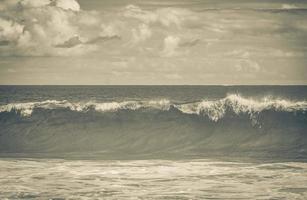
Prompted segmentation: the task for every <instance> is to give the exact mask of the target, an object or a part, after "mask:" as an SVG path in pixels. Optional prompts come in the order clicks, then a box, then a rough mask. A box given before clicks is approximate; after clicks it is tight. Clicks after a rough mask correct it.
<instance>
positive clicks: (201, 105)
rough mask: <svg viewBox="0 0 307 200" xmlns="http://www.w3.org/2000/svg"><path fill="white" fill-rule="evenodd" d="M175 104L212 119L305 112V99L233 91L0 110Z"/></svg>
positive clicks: (167, 106)
mask: <svg viewBox="0 0 307 200" xmlns="http://www.w3.org/2000/svg"><path fill="white" fill-rule="evenodd" d="M171 107H175V108H176V109H178V110H179V111H180V112H182V113H184V114H197V115H202V116H208V117H209V118H210V119H211V120H213V121H218V120H219V119H221V118H223V117H224V116H225V114H226V112H227V111H228V110H231V111H233V112H234V113H235V114H238V115H239V114H242V113H246V114H248V115H250V117H251V118H253V116H255V115H256V114H258V113H259V112H261V111H264V110H270V109H273V110H275V111H284V112H296V111H306V110H307V102H306V101H290V100H285V99H273V98H268V97H265V98H262V99H252V98H244V97H242V96H240V95H237V94H230V95H227V96H226V97H225V98H223V99H218V100H203V101H201V102H195V103H187V104H174V103H171V102H170V101H169V100H167V99H160V100H149V101H122V102H116V101H112V102H91V101H90V102H77V103H72V102H68V101H66V100H63V101H57V100H47V101H42V102H26V103H10V104H7V105H2V106H0V112H12V111H15V112H18V113H20V114H21V115H22V116H30V115H31V114H32V113H33V110H34V109H59V108H66V109H70V110H72V111H77V112H87V111H89V110H90V109H94V110H95V111H97V112H116V111H118V110H138V109H142V108H147V109H158V110H164V111H167V110H170V108H171Z"/></svg>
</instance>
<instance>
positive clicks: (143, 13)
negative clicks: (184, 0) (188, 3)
mask: <svg viewBox="0 0 307 200" xmlns="http://www.w3.org/2000/svg"><path fill="white" fill-rule="evenodd" d="M123 15H124V16H125V17H130V18H135V19H138V20H141V21H142V22H143V23H146V24H150V23H160V24H161V25H163V26H171V25H176V26H177V27H180V26H181V25H182V23H183V22H184V21H186V20H193V19H195V15H194V16H193V13H192V12H190V11H189V10H187V9H183V8H160V9H156V10H153V11H150V10H142V9H141V8H140V7H138V6H135V5H128V6H126V7H125V10H124V13H123Z"/></svg>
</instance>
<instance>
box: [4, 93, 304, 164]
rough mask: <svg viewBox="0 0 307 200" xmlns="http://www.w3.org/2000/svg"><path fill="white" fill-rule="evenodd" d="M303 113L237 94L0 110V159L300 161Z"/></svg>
mask: <svg viewBox="0 0 307 200" xmlns="http://www.w3.org/2000/svg"><path fill="white" fill-rule="evenodd" d="M306 111H307V102H306V101H290V100H285V99H277V98H268V97H267V98H261V99H255V98H254V99H253V98H244V97H242V96H240V95H236V94H230V95H228V96H226V97H225V98H222V99H217V100H203V101H198V102H185V103H178V102H172V101H170V100H165V99H162V100H147V101H145V100H143V101H122V102H103V103H101V102H100V103H99V102H78V103H74V102H69V101H57V100H48V101H41V102H28V103H10V104H6V105H1V106H0V126H1V129H0V153H2V154H3V153H47V154H51V155H52V156H57V157H58V156H62V155H68V156H72V155H74V156H76V155H77V156H80V155H84V154H86V156H85V157H88V156H102V157H107V158H111V159H113V158H118V157H123V158H128V157H129V156H136V155H137V156H140V157H142V158H144V157H146V158H148V157H149V158H154V157H155V158H161V157H163V156H164V157H165V156H167V155H171V156H170V157H172V156H175V155H176V156H178V157H186V156H187V157H189V156H195V157H202V156H206V155H211V154H222V155H227V156H230V155H232V154H234V155H240V156H241V155H247V156H255V155H256V156H265V157H290V158H307V153H306V152H307V134H306V130H307V113H306ZM108 156H109V157H108Z"/></svg>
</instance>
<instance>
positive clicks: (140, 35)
mask: <svg viewBox="0 0 307 200" xmlns="http://www.w3.org/2000/svg"><path fill="white" fill-rule="evenodd" d="M151 35H152V32H151V30H150V28H149V26H148V25H146V24H140V25H139V27H138V28H137V29H135V28H134V29H132V36H133V41H134V42H142V41H145V40H146V39H148V38H150V37H151Z"/></svg>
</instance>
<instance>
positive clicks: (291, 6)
mask: <svg viewBox="0 0 307 200" xmlns="http://www.w3.org/2000/svg"><path fill="white" fill-rule="evenodd" d="M281 8H282V9H297V8H298V7H297V6H296V5H293V4H282V5H281Z"/></svg>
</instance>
